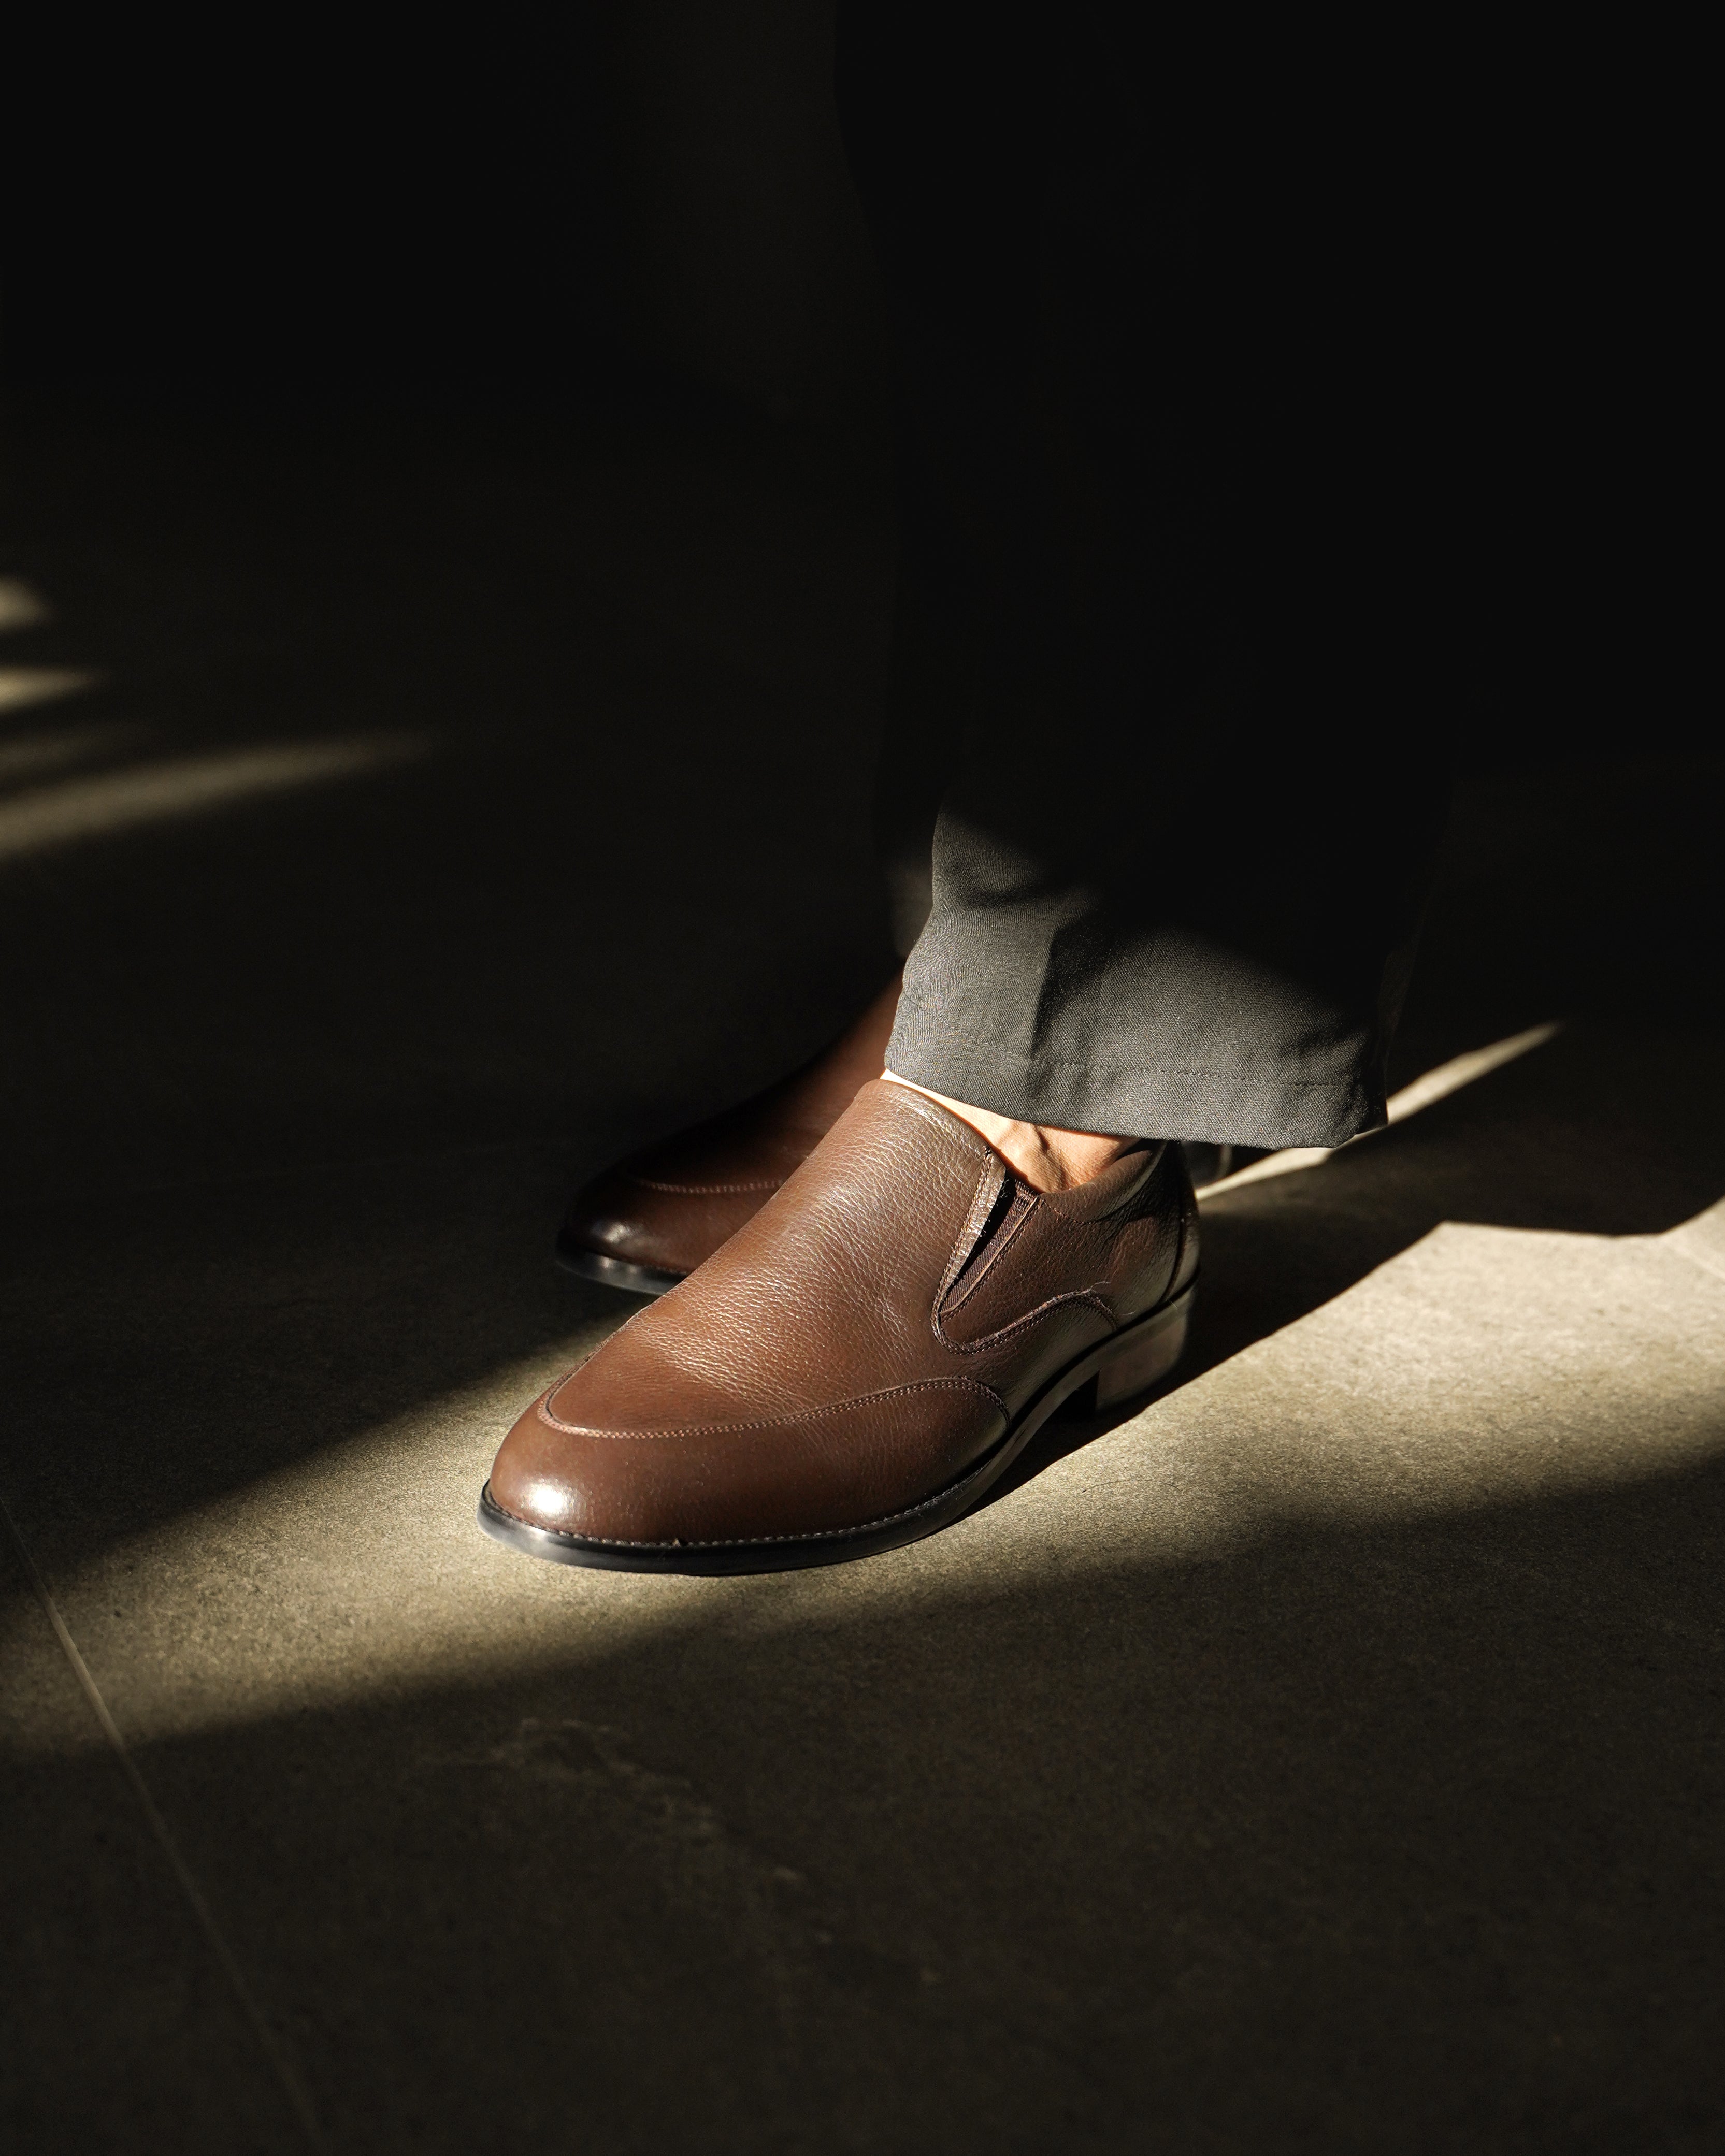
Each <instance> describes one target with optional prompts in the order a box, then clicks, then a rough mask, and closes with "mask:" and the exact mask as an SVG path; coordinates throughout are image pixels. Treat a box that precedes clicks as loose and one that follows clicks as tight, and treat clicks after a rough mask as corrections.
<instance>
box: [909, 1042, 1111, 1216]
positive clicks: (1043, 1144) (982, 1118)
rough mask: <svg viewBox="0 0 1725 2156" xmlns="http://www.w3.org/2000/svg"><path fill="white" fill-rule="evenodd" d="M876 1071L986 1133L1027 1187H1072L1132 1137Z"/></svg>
mask: <svg viewBox="0 0 1725 2156" xmlns="http://www.w3.org/2000/svg"><path fill="white" fill-rule="evenodd" d="M881 1075H882V1076H883V1077H885V1078H886V1079H888V1080H890V1081H891V1083H892V1084H893V1085H895V1086H906V1087H908V1089H909V1090H910V1091H911V1092H912V1093H922V1094H925V1095H927V1097H928V1099H930V1100H931V1101H939V1102H940V1104H941V1106H942V1107H943V1108H948V1109H950V1110H951V1111H952V1113H953V1114H954V1115H955V1116H957V1117H958V1118H959V1119H960V1121H961V1122H967V1123H968V1124H969V1125H970V1127H971V1128H972V1130H973V1131H974V1132H976V1133H977V1135H978V1137H983V1138H986V1139H987V1140H988V1143H989V1144H990V1145H991V1146H993V1148H994V1150H995V1152H998V1153H999V1155H1000V1157H1001V1158H1002V1159H1003V1160H1004V1161H1005V1162H1006V1163H1007V1165H1008V1166H1009V1168H1013V1169H1014V1171H1015V1172H1016V1173H1018V1174H1019V1176H1021V1177H1022V1178H1024V1181H1025V1182H1026V1183H1029V1186H1030V1188H1032V1189H1033V1190H1072V1189H1076V1188H1077V1186H1078V1185H1079V1184H1080V1183H1088V1182H1089V1181H1090V1179H1091V1177H1092V1176H1096V1175H1100V1174H1101V1172H1102V1170H1103V1169H1104V1168H1111V1167H1112V1166H1113V1164H1114V1163H1115V1162H1116V1161H1117V1160H1118V1159H1119V1158H1120V1156H1121V1155H1122V1153H1123V1152H1131V1150H1132V1147H1134V1146H1135V1145H1136V1144H1137V1139H1136V1138H1117V1137H1107V1136H1106V1135H1105V1134H1104V1133H1103V1132H1100V1131H1063V1130H1060V1129H1057V1128H1056V1127H1055V1126H1054V1125H1053V1124H1051V1123H1021V1122H1016V1121H1014V1118H1013V1117H1012V1116H997V1115H996V1114H995V1113H994V1111H993V1109H992V1108H976V1107H973V1106H971V1104H970V1102H969V1101H951V1100H948V1099H947V1096H946V1095H945V1094H944V1093H935V1092H931V1091H930V1090H929V1088H928V1087H927V1086H912V1085H911V1081H910V1080H909V1079H908V1078H901V1077H900V1076H899V1075H898V1073H897V1072H896V1070H887V1071H883V1072H882V1074H881Z"/></svg>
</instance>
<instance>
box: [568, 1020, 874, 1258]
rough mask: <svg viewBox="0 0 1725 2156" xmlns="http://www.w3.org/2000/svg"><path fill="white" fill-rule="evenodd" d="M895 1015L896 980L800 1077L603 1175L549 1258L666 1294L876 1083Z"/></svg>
mask: <svg viewBox="0 0 1725 2156" xmlns="http://www.w3.org/2000/svg"><path fill="white" fill-rule="evenodd" d="M897 1006H898V983H897V981H896V979H895V980H894V981H893V982H891V984H890V985H889V986H888V987H887V988H884V989H883V990H882V991H881V993H880V995H879V996H877V997H876V998H875V1001H874V1002H873V1003H872V1004H870V1006H869V1009H867V1010H866V1011H865V1013H864V1014H863V1016H862V1018H861V1019H860V1020H859V1021H858V1022H857V1024H855V1026H853V1027H852V1028H851V1029H850V1032H849V1033H847V1034H845V1037H844V1039H842V1040H840V1041H839V1042H838V1043H837V1044H836V1045H834V1047H832V1048H829V1049H828V1050H826V1052H825V1053H824V1055H819V1056H817V1057H816V1058H815V1060H814V1062H812V1063H810V1064H808V1065H805V1066H804V1068H803V1069H802V1070H797V1071H793V1073H792V1075H790V1076H789V1077H788V1078H786V1079H783V1080H781V1081H780V1082H779V1083H778V1085H776V1086H769V1087H768V1090H767V1091H765V1092H764V1093H757V1094H756V1095H755V1096H754V1098H753V1099H752V1100H749V1101H744V1102H743V1103H742V1106H740V1107H736V1108H730V1109H727V1110H726V1112H725V1113H724V1114H723V1115H721V1116H713V1117H712V1118H711V1120H710V1121H708V1122H704V1123H697V1124H696V1126H695V1127H694V1128H693V1129H692V1130H687V1131H681V1132H679V1133H678V1134H677V1136H676V1137H672V1138H667V1139H665V1141H663V1142H661V1143H660V1144H659V1145H656V1146H652V1147H649V1148H648V1149H647V1150H646V1151H645V1152H639V1153H636V1154H635V1155H634V1157H633V1158H630V1159H629V1160H625V1161H623V1162H621V1163H619V1165H618V1166H617V1167H615V1168H607V1169H606V1171H605V1173H603V1175H601V1176H599V1177H598V1178H597V1179H596V1180H595V1181H594V1182H592V1183H588V1185H587V1187H586V1188H585V1189H584V1190H582V1191H580V1192H579V1193H578V1194H577V1195H576V1197H575V1199H574V1200H573V1201H572V1204H571V1205H570V1207H569V1210H568V1213H567V1215H566V1217H565V1219H564V1221H563V1224H562V1229H561V1231H560V1232H559V1234H558V1236H557V1260H558V1262H559V1263H560V1264H562V1265H567V1267H568V1269H569V1270H570V1271H571V1272H575V1273H579V1274H580V1275H581V1276H583V1279H586V1280H596V1281H603V1282H604V1284H605V1285H606V1286H608V1287H620V1288H625V1289H627V1290H628V1291H629V1292H630V1293H631V1294H633V1295H663V1294H664V1293H665V1290H666V1289H667V1288H672V1287H675V1286H676V1284H677V1282H678V1281H680V1280H683V1279H685V1278H686V1277H687V1276H688V1275H689V1274H691V1273H692V1272H693V1271H694V1270H695V1268H696V1266H697V1265H703V1264H705V1263H706V1260H707V1259H708V1258H710V1257H711V1255H712V1254H713V1252H714V1251H715V1250H717V1249H718V1248H719V1246H720V1245H721V1244H722V1243H726V1242H728V1241H729V1240H730V1239H731V1237H732V1235H735V1234H736V1233H737V1229H739V1228H740V1227H742V1224H743V1223H744V1222H745V1221H746V1220H749V1219H752V1218H753V1217H754V1215H755V1214H757V1213H758V1212H759V1211H760V1209H761V1208H762V1206H763V1205H764V1204H766V1203H767V1200H768V1199H769V1198H770V1197H771V1196H772V1195H773V1192H774V1191H775V1190H777V1189H778V1187H779V1185H780V1184H781V1183H783V1181H784V1180H785V1178H786V1177H787V1176H788V1175H792V1174H793V1173H795V1172H796V1170H797V1169H798V1168H800V1167H801V1166H802V1164H803V1162H804V1161H805V1160H807V1158H809V1154H810V1153H811V1152H814V1148H815V1147H816V1146H818V1145H819V1143H820V1142H821V1140H822V1139H823V1138H824V1137H825V1136H826V1134H827V1132H829V1130H831V1128H832V1127H833V1126H834V1123H836V1122H838V1120H839V1116H842V1115H843V1114H844V1112H845V1110H846V1109H847V1108H848V1107H849V1106H850V1103H851V1102H852V1101H854V1100H855V1097H856V1089H857V1087H858V1086H862V1085H865V1084H866V1083H867V1081H869V1080H870V1079H871V1078H878V1077H879V1076H880V1072H881V1070H882V1068H883V1066H884V1065H885V1063H886V1042H887V1038H888V1036H889V1035H890V1034H891V1031H892V1019H893V1013H894V1012H895V1010H896V1009H897Z"/></svg>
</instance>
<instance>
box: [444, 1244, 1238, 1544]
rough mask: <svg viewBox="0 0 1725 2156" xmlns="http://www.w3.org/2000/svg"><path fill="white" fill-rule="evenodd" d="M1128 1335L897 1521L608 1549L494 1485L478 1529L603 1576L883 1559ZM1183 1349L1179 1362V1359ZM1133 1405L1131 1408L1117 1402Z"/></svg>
mask: <svg viewBox="0 0 1725 2156" xmlns="http://www.w3.org/2000/svg"><path fill="white" fill-rule="evenodd" d="M1195 1291H1196V1284H1195V1283H1194V1284H1192V1285H1191V1286H1187V1287H1186V1288H1185V1289H1183V1291H1182V1292H1181V1293H1180V1294H1179V1295H1178V1296H1175V1297H1174V1299H1173V1301H1172V1302H1168V1303H1164V1304H1163V1306H1162V1308H1161V1309H1160V1310H1156V1311H1153V1312H1151V1313H1150V1314H1149V1316H1148V1317H1143V1318H1141V1319H1140V1320H1139V1321H1138V1322H1137V1325H1135V1326H1132V1327H1128V1328H1127V1334H1129V1336H1130V1339H1131V1342H1132V1344H1134V1345H1137V1344H1139V1343H1142V1342H1145V1341H1147V1340H1148V1339H1150V1338H1152V1337H1154V1336H1155V1335H1157V1334H1158V1333H1161V1332H1165V1331H1167V1330H1168V1328H1169V1327H1173V1326H1175V1325H1178V1326H1179V1327H1180V1328H1181V1332H1182V1342H1181V1349H1182V1350H1183V1345H1184V1338H1183V1336H1184V1330H1185V1327H1186V1325H1187V1323H1188V1322H1189V1320H1190V1317H1191V1315H1192V1304H1193V1299H1194V1293H1195ZM1127 1334H1117V1335H1116V1337H1115V1338H1114V1339H1112V1340H1111V1341H1108V1342H1106V1343H1104V1345H1103V1346H1102V1347H1095V1348H1092V1349H1091V1352H1090V1353H1088V1354H1087V1355H1081V1356H1080V1357H1079V1358H1078V1360H1077V1361H1076V1363H1071V1364H1070V1365H1069V1366H1068V1367H1067V1368H1065V1370H1063V1371H1062V1372H1061V1373H1060V1375H1059V1376H1058V1377H1056V1378H1051V1379H1050V1382H1049V1383H1047V1384H1046V1385H1045V1387H1044V1388H1043V1389H1042V1390H1041V1392H1040V1393H1039V1394H1037V1396H1036V1398H1035V1399H1034V1400H1032V1401H1031V1402H1030V1403H1029V1404H1028V1406H1026V1407H1025V1408H1024V1409H1023V1411H1022V1412H1021V1413H1020V1414H1019V1419H1018V1420H1017V1421H1016V1422H1015V1423H1014V1424H1013V1425H1012V1427H1011V1429H1009V1430H1008V1431H1007V1433H1006V1435H1005V1436H1004V1437H1003V1438H1002V1439H1001V1440H1000V1442H999V1445H996V1446H995V1448H994V1450H993V1451H992V1452H991V1453H990V1454H989V1455H988V1457H987V1458H986V1459H985V1460H980V1461H978V1464H977V1465H976V1466H974V1467H973V1468H972V1469H971V1470H970V1471H969V1472H968V1474H966V1475H963V1476H961V1477H960V1478H959V1480H958V1481H956V1482H953V1483H951V1484H949V1485H948V1486H947V1488H946V1489H944V1490H942V1491H937V1492H936V1494H935V1495H934V1496H932V1497H929V1498H927V1499H925V1500H924V1501H923V1502H922V1504H920V1505H916V1506H913V1507H911V1509H910V1510H909V1511H907V1512H900V1513H897V1514H896V1515H895V1516H894V1517H892V1518H891V1519H886V1520H875V1521H870V1522H868V1523H866V1524H865V1525H864V1526H862V1527H845V1528H839V1529H838V1530H835V1531H834V1532H832V1533H830V1534H823V1535H809V1536H802V1537H797V1536H787V1537H785V1538H784V1539H783V1541H782V1542H764V1541H763V1542H738V1543H600V1542H589V1541H588V1540H586V1539H585V1538H583V1537H582V1536H580V1535H567V1534H560V1533H558V1532H556V1531H555V1530H553V1529H552V1528H549V1527H530V1526H529V1525H528V1524H527V1522H526V1521H525V1520H518V1519H516V1517H515V1515H514V1514H513V1513H512V1512H505V1511H504V1509H503V1507H501V1505H500V1504H498V1503H497V1502H496V1501H495V1499H494V1498H493V1496H492V1495H491V1486H490V1483H489V1482H487V1483H486V1485H485V1488H484V1489H483V1490H482V1491H480V1501H479V1524H480V1527H483V1528H484V1530H485V1532H486V1533H487V1534H488V1535H490V1536H491V1537H493V1538H494V1540H495V1541H497V1542H500V1543H503V1544H504V1545H505V1547H506V1548H509V1549H512V1550H515V1551H517V1552H519V1553H521V1555H522V1556H524V1557H536V1558H541V1559H542V1560H544V1561H545V1562H547V1563H551V1564H573V1565H582V1566H585V1567H587V1568H590V1569H593V1570H597V1571H601V1572H664V1573H685V1574H691V1575H694V1576H696V1577H697V1578H734V1577H736V1576H737V1575H738V1574H741V1573H767V1572H800V1571H805V1570H807V1569H809V1568H810V1567H812V1566H814V1565H823V1564H848V1563H855V1561H856V1560H857V1559H858V1558H865V1557H880V1556H882V1555H884V1554H885V1553H886V1551H888V1550H895V1549H902V1548H905V1546H906V1544H907V1543H915V1542H921V1541H922V1539H923V1537H925V1536H927V1535H932V1534H937V1533H939V1532H940V1530H941V1529H942V1527H951V1526H952V1524H953V1522H955V1521H957V1520H959V1519H962V1518H963V1516H964V1514H965V1513H966V1512H968V1511H969V1510H970V1509H971V1507H973V1505H974V1504H975V1503H976V1502H977V1501H978V1499H979V1498H981V1497H983V1496H986V1495H987V1493H988V1491H989V1490H990V1489H991V1488H992V1487H993V1485H994V1484H995V1483H996V1482H998V1481H999V1479H1000V1477H1001V1476H1003V1475H1004V1473H1005V1472H1006V1471H1007V1469H1008V1468H1009V1467H1010V1466H1011V1465H1012V1464H1013V1462H1014V1460H1016V1459H1017V1458H1018V1456H1019V1454H1020V1453H1021V1452H1022V1451H1023V1450H1024V1447H1025V1446H1026V1445H1028V1444H1029V1441H1030V1440H1031V1439H1032V1438H1033V1437H1034V1435H1036V1433H1037V1431H1038V1430H1040V1429H1041V1428H1042V1426H1043V1424H1045V1422H1047V1421H1048V1419H1050V1416H1051V1415H1053V1414H1055V1412H1056V1411H1057V1410H1058V1409H1060V1408H1061V1407H1062V1406H1064V1405H1065V1403H1066V1401H1068V1400H1069V1399H1070V1398H1071V1397H1072V1395H1073V1394H1075V1393H1078V1392H1081V1391H1082V1389H1084V1387H1085V1386H1086V1385H1087V1384H1089V1383H1091V1382H1092V1381H1093V1380H1094V1379H1095V1378H1096V1374H1097V1373H1098V1371H1099V1370H1100V1369H1101V1368H1102V1366H1103V1364H1104V1363H1106V1362H1107V1361H1109V1360H1111V1359H1112V1356H1113V1354H1114V1353H1118V1351H1119V1348H1120V1344H1121V1342H1122V1339H1125V1338H1127ZM1179 1352H1181V1351H1179V1350H1177V1351H1176V1355H1175V1358H1174V1362H1177V1361H1178V1353H1179ZM1174 1362H1171V1363H1169V1364H1168V1368H1166V1369H1164V1370H1163V1371H1161V1372H1160V1373H1158V1375H1157V1376H1156V1377H1155V1378H1153V1379H1152V1380H1151V1382H1150V1383H1148V1384H1147V1385H1146V1386H1145V1387H1144V1389H1143V1392H1142V1394H1140V1395H1138V1397H1140V1398H1147V1397H1148V1396H1149V1394H1151V1393H1153V1392H1154V1391H1155V1389H1156V1388H1157V1387H1158V1385H1160V1384H1162V1383H1163V1382H1164V1381H1165V1380H1166V1379H1167V1378H1168V1377H1169V1376H1170V1375H1171V1374H1172V1373H1173V1368H1174ZM1125 1404H1126V1403H1124V1402H1122V1403H1118V1405H1120V1406H1122V1407H1123V1406H1124V1405H1125Z"/></svg>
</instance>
